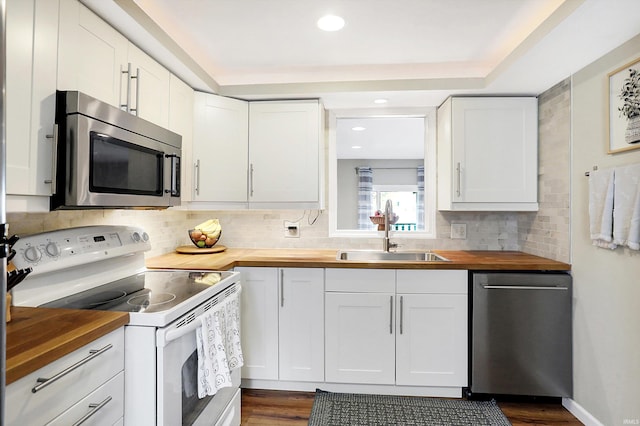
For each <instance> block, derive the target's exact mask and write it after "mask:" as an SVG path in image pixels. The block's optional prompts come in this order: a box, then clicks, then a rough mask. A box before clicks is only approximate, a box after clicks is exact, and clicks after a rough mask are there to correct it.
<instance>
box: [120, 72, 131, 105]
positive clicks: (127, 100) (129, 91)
mask: <svg viewBox="0 0 640 426" xmlns="http://www.w3.org/2000/svg"><path fill="white" fill-rule="evenodd" d="M120 72H121V73H122V74H126V75H127V93H126V95H125V96H126V102H125V103H124V104H122V103H121V104H120V108H121V109H122V108H124V110H125V111H127V112H131V62H129V63H128V64H127V69H126V70H124V71H120Z"/></svg>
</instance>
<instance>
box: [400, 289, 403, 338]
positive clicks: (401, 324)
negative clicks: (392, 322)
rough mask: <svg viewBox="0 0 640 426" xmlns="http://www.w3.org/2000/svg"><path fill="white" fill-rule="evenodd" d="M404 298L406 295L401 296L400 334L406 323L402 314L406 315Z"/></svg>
mask: <svg viewBox="0 0 640 426" xmlns="http://www.w3.org/2000/svg"><path fill="white" fill-rule="evenodd" d="M403 298H404V296H400V334H402V326H403V323H404V320H403V318H402V316H403V315H404V307H403Z"/></svg>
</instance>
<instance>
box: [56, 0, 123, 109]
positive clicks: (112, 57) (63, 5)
mask: <svg viewBox="0 0 640 426" xmlns="http://www.w3.org/2000/svg"><path fill="white" fill-rule="evenodd" d="M58 45H59V52H58V89H59V90H78V91H80V92H83V93H86V94H87V95H89V96H91V97H94V98H96V99H99V100H101V101H103V102H106V103H108V104H111V105H113V106H116V107H119V106H120V105H122V104H124V103H125V102H126V93H124V92H123V91H122V93H121V88H126V78H127V76H126V74H123V73H122V71H123V70H126V66H127V54H128V47H129V42H128V41H127V39H126V38H125V37H124V36H123V35H121V34H120V33H119V32H118V31H116V30H115V29H114V28H113V27H111V26H110V25H109V24H107V23H106V22H105V21H103V20H102V19H100V18H99V17H98V16H97V15H96V14H94V13H93V12H91V11H90V10H89V9H88V8H87V7H85V6H83V5H82V4H80V3H79V2H78V1H77V0H61V1H60V33H59V40H58Z"/></svg>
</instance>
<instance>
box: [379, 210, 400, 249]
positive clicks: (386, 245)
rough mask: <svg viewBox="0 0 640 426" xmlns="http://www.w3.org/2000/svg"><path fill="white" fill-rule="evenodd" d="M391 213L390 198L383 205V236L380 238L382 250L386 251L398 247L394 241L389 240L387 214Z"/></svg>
mask: <svg viewBox="0 0 640 426" xmlns="http://www.w3.org/2000/svg"><path fill="white" fill-rule="evenodd" d="M392 214H393V203H392V201H391V199H388V200H387V203H386V204H385V205H384V238H383V239H382V251H385V252H388V251H389V249H392V248H396V247H398V244H396V243H390V242H389V216H391V215H392Z"/></svg>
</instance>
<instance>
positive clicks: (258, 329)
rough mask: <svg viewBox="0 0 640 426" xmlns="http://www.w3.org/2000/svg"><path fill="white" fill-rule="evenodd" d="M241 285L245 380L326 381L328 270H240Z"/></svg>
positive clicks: (243, 373)
mask: <svg viewBox="0 0 640 426" xmlns="http://www.w3.org/2000/svg"><path fill="white" fill-rule="evenodd" d="M236 270H237V271H239V272H240V273H241V277H242V278H241V280H242V351H243V354H244V366H243V367H242V378H243V379H252V380H283V381H323V380H324V319H323V317H324V303H323V301H324V269H322V268H249V267H241V268H236Z"/></svg>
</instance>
